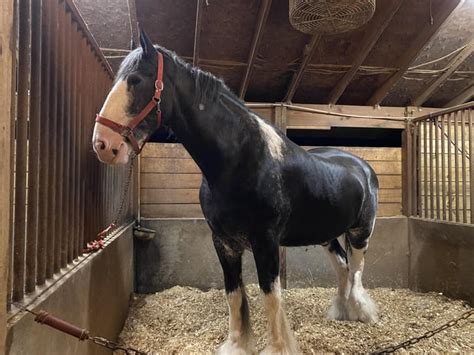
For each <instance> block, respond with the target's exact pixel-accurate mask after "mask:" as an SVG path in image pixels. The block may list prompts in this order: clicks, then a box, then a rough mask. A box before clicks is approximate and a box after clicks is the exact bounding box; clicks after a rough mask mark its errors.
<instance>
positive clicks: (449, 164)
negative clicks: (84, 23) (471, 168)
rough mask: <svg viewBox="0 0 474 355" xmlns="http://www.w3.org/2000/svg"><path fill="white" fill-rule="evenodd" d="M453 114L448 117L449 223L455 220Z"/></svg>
mask: <svg viewBox="0 0 474 355" xmlns="http://www.w3.org/2000/svg"><path fill="white" fill-rule="evenodd" d="M452 117H453V114H450V115H448V142H447V143H448V212H449V216H448V217H449V218H448V220H449V221H452V220H453V196H452V190H453V178H452V176H453V175H452V161H453V157H452V156H451V137H452V135H451V120H452Z"/></svg>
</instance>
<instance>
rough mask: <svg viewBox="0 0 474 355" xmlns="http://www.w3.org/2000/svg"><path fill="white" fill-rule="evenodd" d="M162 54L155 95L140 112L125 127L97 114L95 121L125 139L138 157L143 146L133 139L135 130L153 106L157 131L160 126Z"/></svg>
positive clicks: (159, 61)
mask: <svg viewBox="0 0 474 355" xmlns="http://www.w3.org/2000/svg"><path fill="white" fill-rule="evenodd" d="M163 88H164V85H163V54H161V53H160V52H158V69H157V75H156V81H155V93H154V94H153V97H152V98H151V100H150V102H148V104H147V105H146V106H145V107H144V108H143V110H141V112H140V113H139V114H138V115H136V116H135V117H133V119H132V120H131V121H130V122H129V123H128V124H127V125H125V126H124V125H121V124H120V123H117V122H114V121H112V120H110V119H108V118H105V117H104V116H101V115H99V114H97V116H96V118H95V121H96V122H98V123H100V124H103V125H104V126H106V127H109V128H110V129H111V130H113V131H114V132H117V133H118V134H120V135H121V136H122V137H124V138H126V139H127V140H128V141H129V142H130V144H131V145H132V148H133V151H134V152H135V153H136V154H137V155H138V154H140V152H141V151H142V149H143V146H144V145H145V143H143V145H142V146H141V147H140V146H139V145H138V141H137V139H136V137H135V131H134V130H135V128H136V127H137V126H138V125H139V124H140V123H141V122H142V121H143V120H144V119H145V117H146V116H147V115H148V114H149V113H150V111H151V110H153V108H154V107H155V106H157V111H156V121H157V124H158V127H157V129H158V128H159V127H160V125H161V110H160V101H161V92H162V91H163Z"/></svg>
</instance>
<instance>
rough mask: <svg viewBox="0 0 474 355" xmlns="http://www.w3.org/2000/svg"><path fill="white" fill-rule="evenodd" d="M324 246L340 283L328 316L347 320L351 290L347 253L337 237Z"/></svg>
mask: <svg viewBox="0 0 474 355" xmlns="http://www.w3.org/2000/svg"><path fill="white" fill-rule="evenodd" d="M323 247H324V250H325V251H326V253H327V255H328V257H329V260H330V261H331V264H332V266H333V268H334V271H335V272H336V277H337V284H338V288H337V295H336V297H334V299H333V301H332V304H331V308H330V309H329V311H328V318H329V319H334V320H346V319H348V314H347V307H346V303H347V300H348V298H349V293H350V291H351V284H350V279H349V266H348V264H347V255H346V252H345V250H344V249H343V248H342V246H341V245H340V244H339V241H338V240H337V239H334V240H331V241H330V242H329V243H328V244H326V245H324V246H323Z"/></svg>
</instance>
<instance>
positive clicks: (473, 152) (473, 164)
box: [468, 109, 474, 224]
mask: <svg viewBox="0 0 474 355" xmlns="http://www.w3.org/2000/svg"><path fill="white" fill-rule="evenodd" d="M468 114H469V171H470V174H469V175H470V177H469V183H470V185H471V186H470V190H471V223H472V224H474V139H473V135H474V133H473V132H472V131H473V130H474V126H473V124H472V110H471V109H469V110H468Z"/></svg>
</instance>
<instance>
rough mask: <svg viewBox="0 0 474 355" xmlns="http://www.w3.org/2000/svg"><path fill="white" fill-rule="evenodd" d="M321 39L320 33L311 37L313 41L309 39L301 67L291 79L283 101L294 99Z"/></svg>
mask: <svg viewBox="0 0 474 355" xmlns="http://www.w3.org/2000/svg"><path fill="white" fill-rule="evenodd" d="M320 39H321V36H320V35H314V36H313V37H312V38H311V41H309V43H308V44H307V45H306V46H305V48H304V50H303V56H302V58H301V64H300V67H299V69H298V71H297V72H296V73H295V74H293V78H292V79H291V83H290V86H289V87H288V91H287V93H286V96H285V98H284V99H283V101H285V102H291V100H293V96H294V95H295V92H296V89H297V88H298V85H299V84H300V82H301V79H302V77H303V73H304V71H305V70H306V67H307V66H308V64H309V62H310V61H311V57H312V56H313V54H314V52H315V49H316V47H317V45H318V43H319V40H320Z"/></svg>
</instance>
